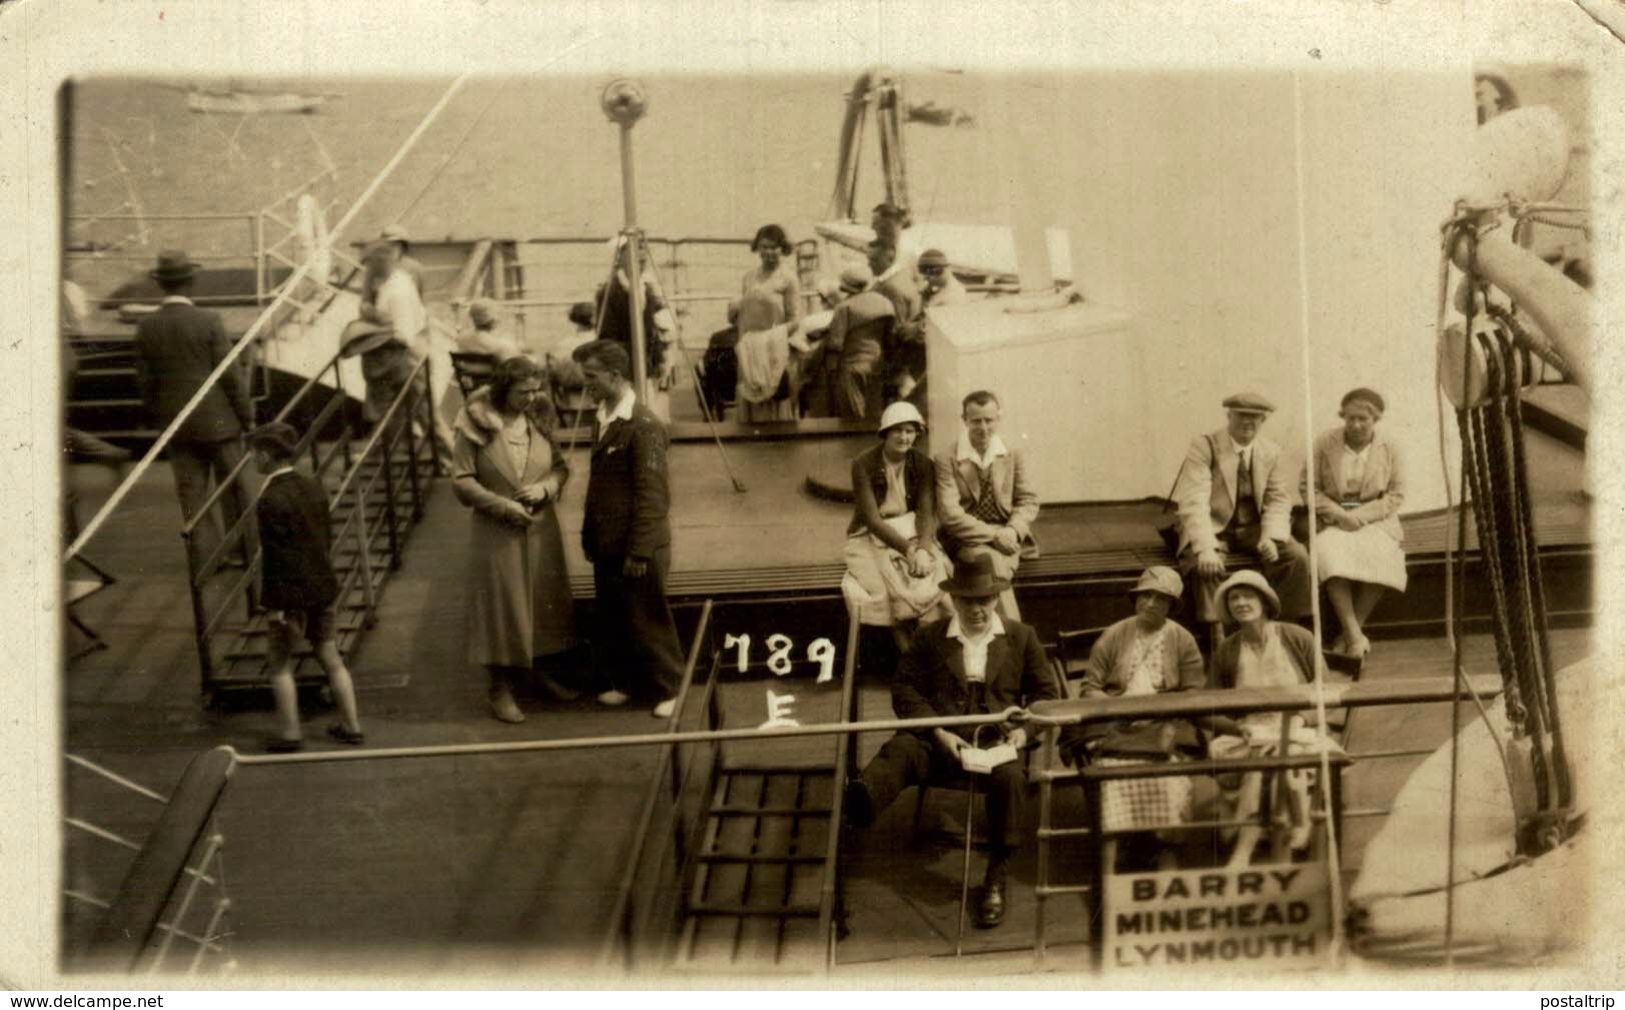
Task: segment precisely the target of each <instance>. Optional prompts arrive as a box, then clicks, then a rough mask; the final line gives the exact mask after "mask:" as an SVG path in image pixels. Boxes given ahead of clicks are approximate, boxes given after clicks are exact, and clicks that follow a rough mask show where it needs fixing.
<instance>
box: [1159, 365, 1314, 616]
mask: <svg viewBox="0 0 1625 1010" xmlns="http://www.w3.org/2000/svg"><path fill="white" fill-rule="evenodd" d="M1224 408H1225V411H1226V415H1227V422H1226V425H1225V427H1223V428H1220V429H1219V430H1218V431H1214V432H1210V433H1208V434H1206V435H1199V436H1197V437H1196V438H1194V439H1192V440H1191V444H1190V448H1189V450H1188V451H1187V452H1186V453H1185V462H1184V465H1183V466H1182V467H1181V468H1180V471H1179V479H1178V483H1177V486H1176V489H1175V494H1174V498H1175V499H1176V500H1177V501H1178V503H1179V551H1178V557H1179V569H1180V571H1181V572H1183V573H1184V574H1185V576H1186V577H1187V578H1189V577H1190V576H1191V575H1192V573H1194V574H1195V576H1196V578H1197V583H1196V617H1197V619H1199V620H1201V621H1205V622H1208V623H1212V622H1215V621H1218V620H1220V614H1219V610H1218V607H1217V605H1216V603H1215V600H1214V592H1215V590H1216V589H1217V588H1218V585H1219V582H1220V580H1221V579H1223V578H1224V575H1225V568H1226V564H1227V563H1228V562H1229V561H1230V560H1231V559H1238V560H1246V559H1256V560H1257V561H1258V562H1259V564H1260V565H1261V566H1262V567H1263V569H1264V574H1265V575H1266V576H1267V577H1268V578H1269V581H1270V582H1271V583H1273V584H1274V586H1275V587H1276V590H1277V591H1278V592H1279V593H1280V596H1281V606H1282V611H1283V613H1284V615H1285V616H1286V617H1287V618H1288V619H1294V618H1298V617H1301V616H1303V615H1305V614H1308V613H1309V609H1310V602H1311V598H1310V593H1312V592H1313V591H1314V584H1313V582H1312V571H1311V569H1310V567H1309V552H1308V551H1306V550H1304V548H1303V545H1301V544H1299V543H1298V542H1297V541H1296V540H1293V539H1292V529H1291V524H1292V499H1291V498H1290V497H1289V496H1288V493H1287V487H1288V486H1289V485H1288V479H1289V478H1288V475H1287V473H1286V472H1285V471H1286V468H1285V466H1284V464H1283V462H1282V459H1281V447H1280V446H1278V445H1276V444H1275V443H1274V442H1271V441H1270V440H1269V439H1267V438H1263V437H1261V436H1260V435H1259V433H1258V432H1259V429H1260V428H1261V427H1262V426H1263V424H1264V422H1265V420H1266V419H1268V417H1269V415H1270V414H1271V413H1273V412H1274V410H1275V405H1274V404H1272V403H1270V401H1269V400H1267V399H1265V398H1264V397H1262V396H1260V395H1259V394H1257V393H1236V394H1234V395H1232V396H1228V397H1226V398H1225V400H1224Z"/></svg>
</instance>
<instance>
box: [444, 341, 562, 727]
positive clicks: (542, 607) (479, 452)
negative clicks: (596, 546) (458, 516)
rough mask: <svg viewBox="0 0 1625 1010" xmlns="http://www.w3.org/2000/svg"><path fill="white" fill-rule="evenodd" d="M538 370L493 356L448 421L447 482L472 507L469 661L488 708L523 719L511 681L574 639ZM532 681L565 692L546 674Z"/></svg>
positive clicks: (557, 482)
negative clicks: (482, 682) (481, 676)
mask: <svg viewBox="0 0 1625 1010" xmlns="http://www.w3.org/2000/svg"><path fill="white" fill-rule="evenodd" d="M546 395H547V393H546V378H545V375H544V373H543V369H542V367H541V366H540V365H538V364H536V362H534V361H532V360H531V359H529V358H524V357H515V358H508V359H507V360H505V361H502V362H499V363H498V364H497V367H496V371H495V372H494V373H493V374H492V377H491V383H490V385H488V386H485V387H482V388H480V389H477V390H475V391H474V393H473V394H472V395H470V396H469V398H468V402H467V403H466V404H465V405H464V407H463V410H462V413H461V414H459V415H458V417H457V422H456V424H455V425H453V428H454V430H455V432H456V435H455V438H454V442H453V446H452V460H453V470H452V490H453V492H455V493H456V495H457V500H458V501H459V502H461V503H462V504H463V505H465V506H467V507H468V508H469V509H470V512H471V516H472V518H471V524H472V525H471V529H470V540H469V560H468V588H467V595H466V597H465V600H466V619H467V626H468V639H467V649H468V661H469V662H470V663H473V664H475V665H478V666H483V667H485V668H486V669H487V671H489V673H490V677H491V686H490V701H491V714H492V715H493V716H494V717H495V718H497V719H499V720H501V721H503V722H512V723H517V722H523V721H524V718H525V716H524V713H523V712H521V711H520V710H519V705H518V703H517V701H516V700H515V698H514V688H515V687H516V686H517V685H518V682H520V681H522V680H523V679H525V678H526V676H527V675H528V674H529V673H530V672H531V670H532V667H533V665H537V664H540V665H543V666H545V665H547V664H548V663H549V662H557V661H558V659H560V658H562V657H563V655H564V654H565V653H567V652H568V651H569V650H570V649H571V648H573V647H574V646H575V604H574V601H573V599H572V598H571V595H570V578H569V574H568V573H567V572H566V571H565V567H564V564H565V562H564V536H563V532H562V530H561V529H560V527H559V519H558V513H557V511H556V509H555V506H556V504H557V502H558V499H559V495H560V493H561V492H563V490H564V484H565V482H566V481H567V480H568V479H569V477H570V468H569V466H568V465H567V464H566V463H565V460H564V455H563V453H561V452H560V451H559V447H558V444H557V443H556V442H555V441H554V438H553V433H552V425H551V423H550V422H551V418H552V413H551V410H540V409H536V408H535V407H534V406H533V401H535V400H537V399H538V398H542V399H545V398H546ZM541 672H542V674H543V676H541V677H540V678H539V679H540V680H541V682H542V683H543V685H544V686H547V687H548V688H549V689H550V690H552V691H553V692H554V693H555V694H559V695H561V696H568V694H569V693H570V692H568V690H567V689H566V690H559V689H558V688H557V687H555V686H554V685H553V683H552V681H551V679H550V678H548V677H546V676H545V672H546V671H545V670H544V671H541Z"/></svg>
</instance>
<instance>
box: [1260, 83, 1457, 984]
mask: <svg viewBox="0 0 1625 1010" xmlns="http://www.w3.org/2000/svg"><path fill="white" fill-rule="evenodd" d="M1292 135H1293V136H1292V139H1293V143H1292V168H1293V175H1294V179H1295V182H1296V189H1297V192H1296V198H1297V205H1298V206H1297V211H1298V213H1297V220H1298V346H1299V349H1300V351H1301V353H1302V358H1303V367H1302V368H1301V369H1300V371H1301V372H1302V373H1303V416H1304V417H1305V418H1310V417H1314V416H1315V415H1314V409H1313V408H1314V398H1313V395H1312V391H1311V389H1310V383H1309V367H1310V355H1309V260H1308V244H1309V236H1308V232H1307V225H1306V224H1305V217H1306V210H1305V207H1304V183H1303V82H1302V79H1301V78H1300V76H1299V75H1298V73H1297V72H1296V71H1294V72H1293V74H1292ZM1303 441H1304V447H1305V455H1304V459H1305V460H1307V461H1308V462H1307V466H1306V470H1305V475H1306V476H1307V477H1308V483H1307V486H1308V492H1309V498H1308V505H1309V556H1310V558H1316V557H1318V556H1319V555H1317V554H1316V553H1315V526H1316V523H1315V510H1314V501H1315V464H1314V460H1315V436H1314V431H1313V428H1312V426H1311V425H1309V424H1307V423H1306V424H1304V426H1303ZM1311 564H1313V562H1312V561H1311ZM1311 577H1313V575H1312V576H1311ZM1309 608H1310V609H1309V613H1310V618H1311V621H1312V623H1313V625H1314V633H1315V641H1317V642H1318V641H1321V640H1322V639H1321V615H1320V592H1319V588H1318V582H1317V583H1316V590H1315V591H1314V592H1312V593H1310V594H1309ZM1452 707H1454V706H1452ZM1315 716H1316V718H1317V720H1318V721H1319V725H1320V726H1321V727H1322V731H1324V727H1325V726H1326V665H1325V664H1324V663H1322V662H1319V661H1318V659H1317V662H1316V663H1315ZM1319 750H1320V787H1321V790H1322V793H1323V795H1326V794H1325V792H1324V791H1325V790H1326V789H1328V788H1329V787H1330V783H1331V781H1332V767H1331V754H1330V753H1329V750H1330V749H1329V748H1327V747H1321V748H1319ZM1324 824H1325V827H1326V860H1327V863H1328V873H1327V877H1328V878H1329V880H1328V883H1329V884H1330V890H1331V903H1332V907H1331V917H1332V939H1331V943H1330V944H1329V945H1328V947H1327V957H1328V959H1334V958H1336V957H1337V956H1338V955H1339V953H1340V952H1341V950H1342V948H1343V943H1344V932H1343V929H1344V926H1343V918H1344V908H1343V870H1342V865H1343V862H1342V854H1341V852H1340V851H1339V844H1338V838H1337V818H1335V817H1327V818H1326V820H1325V822H1324Z"/></svg>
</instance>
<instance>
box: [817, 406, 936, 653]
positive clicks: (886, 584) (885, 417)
mask: <svg viewBox="0 0 1625 1010" xmlns="http://www.w3.org/2000/svg"><path fill="white" fill-rule="evenodd" d="M924 433H925V419H924V418H923V417H921V416H920V412H919V411H918V410H916V409H915V407H914V405H913V404H910V403H894V404H892V405H891V406H889V407H887V408H886V410H885V412H884V413H882V414H881V415H880V438H881V442H880V444H879V445H877V446H875V447H874V448H873V449H867V450H865V451H863V452H861V453H859V454H858V455H857V456H856V457H854V458H853V460H852V496H853V499H854V502H855V506H856V507H855V508H854V510H853V514H852V522H851V523H850V524H849V525H848V526H847V529H846V548H845V550H844V551H842V554H841V556H842V560H844V561H845V562H846V575H845V577H844V578H842V579H841V593H842V595H844V596H845V597H846V599H847V601H848V602H849V603H851V604H852V605H853V606H854V607H855V608H856V609H857V613H858V621H859V623H862V624H868V625H875V626H879V627H889V628H891V629H892V633H893V635H894V636H895V637H896V640H897V645H898V648H900V649H904V648H907V646H908V641H909V638H910V636H911V635H912V634H913V631H914V627H915V625H916V624H918V623H919V622H920V621H921V620H922V619H923V620H927V621H934V620H938V619H946V618H948V617H951V616H952V614H953V611H952V609H951V608H950V607H949V604H948V599H947V596H946V594H945V593H943V591H942V589H941V588H940V587H939V586H938V583H940V582H941V581H943V580H944V579H946V578H947V577H948V576H949V574H951V571H952V570H951V568H950V566H949V564H948V557H947V555H945V554H943V553H942V548H941V547H940V546H938V544H937V499H936V487H937V470H936V466H935V465H934V464H933V463H932V462H931V457H929V456H927V455H926V454H925V453H923V452H921V451H920V450H918V449H916V448H914V443H915V442H916V441H917V440H918V439H919V437H920V436H921V435H923V434H924Z"/></svg>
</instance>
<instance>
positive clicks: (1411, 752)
mask: <svg viewBox="0 0 1625 1010" xmlns="http://www.w3.org/2000/svg"><path fill="white" fill-rule="evenodd" d="M1467 686H1468V690H1466V691H1461V690H1458V688H1457V686H1456V684H1455V683H1454V681H1453V680H1452V678H1449V677H1428V678H1415V679H1410V680H1393V681H1375V682H1367V683H1364V684H1360V683H1354V684H1346V685H1337V686H1328V687H1327V688H1326V698H1325V707H1326V710H1327V712H1328V713H1329V712H1331V711H1332V710H1333V709H1347V710H1354V709H1361V708H1379V707H1383V706H1390V705H1417V704H1428V703H1434V702H1465V701H1472V700H1475V699H1477V700H1482V699H1486V698H1493V697H1495V696H1496V695H1498V694H1499V693H1500V691H1501V680H1500V677H1498V676H1495V675H1490V674H1481V675H1477V676H1473V677H1469V678H1468V685H1467ZM1316 704H1317V702H1316V697H1315V691H1314V688H1313V686H1312V685H1305V686H1302V687H1298V688H1237V689H1230V690H1201V691H1182V692H1171V693H1167V694H1159V695H1146V696H1136V697H1132V698H1128V697H1121V696H1113V697H1092V698H1074V699H1067V700H1062V701H1054V702H1041V703H1039V704H1037V705H1034V706H1033V708H1032V710H1031V712H1030V715H1031V717H1032V721H1033V723H1034V724H1035V726H1036V727H1038V728H1039V737H1040V750H1039V755H1040V763H1039V771H1038V772H1037V775H1036V777H1037V779H1038V783H1039V822H1038V866H1037V874H1036V880H1035V882H1034V897H1035V899H1036V913H1035V917H1034V923H1033V957H1034V964H1035V966H1036V967H1038V968H1040V969H1042V968H1043V967H1044V966H1045V956H1046V951H1047V946H1048V944H1047V930H1048V919H1047V908H1046V903H1047V901H1048V899H1050V898H1053V897H1060V896H1065V895H1081V896H1084V897H1085V898H1087V900H1088V902H1089V908H1090V913H1091V921H1092V922H1096V923H1098V922H1099V921H1100V912H1101V908H1102V906H1101V898H1102V894H1101V881H1102V879H1103V875H1104V873H1105V872H1107V869H1106V867H1105V858H1106V856H1105V855H1103V853H1104V852H1106V851H1107V847H1106V846H1104V845H1101V844H1097V845H1096V846H1095V858H1094V860H1093V861H1092V872H1091V875H1090V880H1089V881H1088V882H1087V883H1072V884H1052V883H1051V882H1050V874H1051V869H1052V865H1051V864H1052V861H1053V855H1054V854H1053V852H1052V851H1051V846H1052V844H1053V843H1054V841H1055V840H1057V839H1091V840H1094V841H1096V842H1097V843H1099V842H1105V841H1107V840H1109V839H1110V838H1112V837H1114V836H1117V835H1121V834H1129V833H1133V832H1138V831H1144V830H1152V829H1149V828H1134V829H1132V830H1124V831H1115V830H1114V831H1104V830H1103V829H1102V827H1101V823H1100V806H1101V805H1100V799H1099V793H1100V786H1101V784H1102V783H1103V782H1106V781H1110V780H1123V779H1135V778H1161V777H1170V776H1181V777H1214V776H1218V775H1223V774H1233V773H1235V772H1238V771H1247V772H1259V773H1263V774H1265V775H1275V774H1278V773H1281V772H1284V771H1288V770H1292V769H1297V768H1304V769H1310V770H1313V769H1316V768H1318V767H1319V764H1320V758H1319V756H1318V755H1316V754H1289V753H1288V750H1289V748H1288V747H1287V746H1286V741H1287V738H1288V732H1289V723H1290V716H1291V715H1292V714H1293V713H1298V712H1306V711H1312V710H1314V709H1315V708H1316ZM1260 713H1279V714H1280V715H1281V723H1282V730H1281V733H1282V737H1281V744H1280V745H1279V747H1278V755H1277V756H1273V757H1264V758H1250V759H1241V760H1237V759H1218V760H1206V761H1182V762H1154V761H1148V762H1146V763H1144V764H1139V765H1128V766H1108V767H1100V766H1090V765H1088V764H1087V763H1080V764H1079V765H1078V766H1076V767H1068V766H1066V765H1065V764H1063V763H1062V759H1061V753H1060V748H1059V742H1060V734H1061V732H1062V730H1064V729H1066V728H1067V727H1073V726H1076V727H1083V726H1088V725H1092V724H1101V723H1110V722H1115V721H1118V720H1134V719H1157V720H1171V721H1179V720H1185V721H1193V722H1203V721H1205V720H1209V719H1211V718H1213V717H1215V716H1226V717H1235V716H1243V715H1253V714H1260ZM1436 749H1437V748H1435V747H1427V748H1403V749H1393V750H1383V751H1367V752H1360V751H1354V750H1347V749H1344V750H1343V753H1342V756H1341V757H1340V758H1339V760H1338V761H1337V762H1333V765H1334V768H1333V775H1334V781H1333V782H1331V783H1325V784H1321V785H1320V788H1321V789H1322V790H1323V793H1322V795H1321V796H1320V800H1321V804H1322V810H1321V812H1320V813H1319V814H1318V815H1317V819H1318V820H1319V821H1321V822H1322V824H1324V821H1325V819H1326V818H1327V817H1328V816H1329V817H1330V818H1332V819H1333V820H1334V822H1335V824H1337V825H1340V824H1341V823H1342V820H1343V819H1345V818H1348V817H1377V816H1386V815H1387V814H1388V813H1389V810H1388V809H1379V808H1370V809H1366V810H1358V811H1344V810H1343V809H1342V796H1341V791H1340V790H1341V786H1340V780H1341V777H1340V773H1339V772H1338V771H1337V767H1336V766H1337V765H1338V764H1342V763H1353V764H1358V763H1359V762H1361V761H1374V760H1389V759H1395V758H1405V757H1418V756H1424V755H1428V754H1432V753H1433V752H1434V751H1435V750H1436ZM1073 780H1080V781H1081V783H1082V785H1083V787H1084V790H1085V807H1086V809H1087V812H1088V817H1089V822H1090V823H1089V824H1088V825H1087V826H1064V827H1061V826H1057V825H1056V824H1055V822H1054V804H1055V786H1056V783H1059V782H1067V781H1073ZM1271 793H1272V790H1271V789H1269V788H1265V789H1262V790H1261V794H1260V795H1261V799H1262V802H1261V803H1260V807H1259V811H1258V813H1257V815H1256V817H1254V818H1245V819H1241V820H1233V821H1188V822H1182V823H1178V824H1168V825H1164V826H1161V830H1168V831H1175V832H1193V831H1204V830H1208V831H1211V830H1217V829H1222V828H1231V827H1248V826H1252V827H1258V828H1260V829H1261V830H1266V829H1268V830H1275V833H1276V834H1277V835H1278V834H1279V830H1278V829H1279V826H1278V825H1274V824H1273V815H1272V811H1271V809H1270V802H1269V797H1270V795H1271ZM1337 837H1339V838H1340V837H1341V830H1340V829H1339V830H1337ZM1280 841H1281V840H1280V838H1279V837H1275V838H1272V851H1277V850H1279V849H1280V847H1281V846H1280ZM1336 869H1337V868H1335V867H1334V871H1335V870H1336ZM1090 940H1091V945H1092V946H1093V948H1094V952H1095V955H1096V956H1097V958H1098V955H1099V941H1100V934H1099V931H1098V930H1094V929H1092V930H1091V931H1090Z"/></svg>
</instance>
